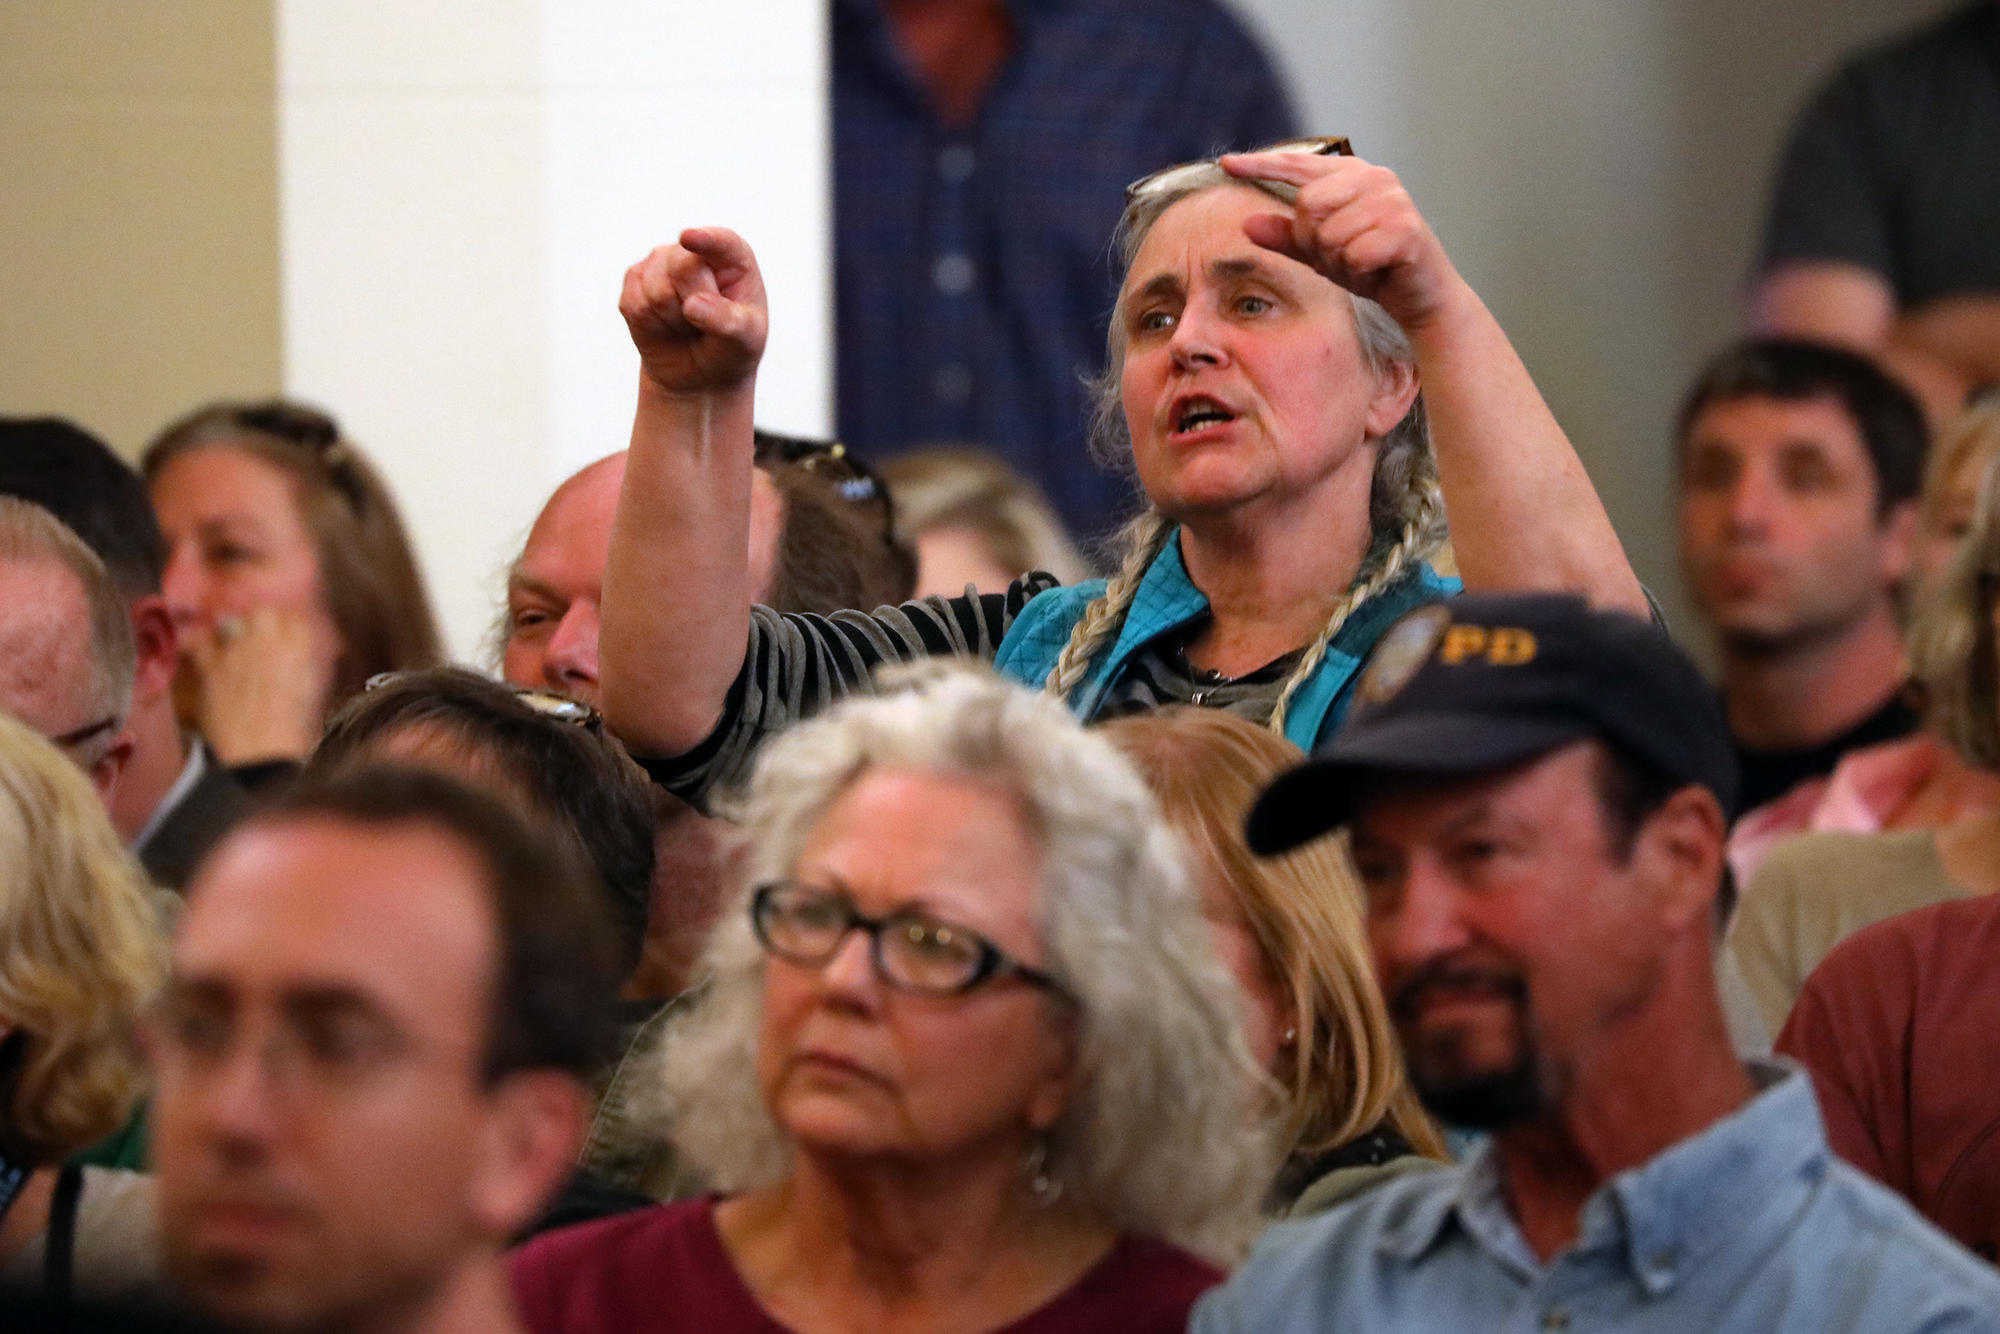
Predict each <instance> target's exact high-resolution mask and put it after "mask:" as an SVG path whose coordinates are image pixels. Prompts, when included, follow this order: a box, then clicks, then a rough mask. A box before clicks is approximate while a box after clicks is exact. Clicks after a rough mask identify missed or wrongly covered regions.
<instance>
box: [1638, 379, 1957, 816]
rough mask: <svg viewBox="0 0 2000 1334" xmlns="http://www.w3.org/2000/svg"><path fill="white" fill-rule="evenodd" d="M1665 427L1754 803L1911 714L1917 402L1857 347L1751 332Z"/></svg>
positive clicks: (1920, 440) (1692, 571) (1686, 558)
mask: <svg viewBox="0 0 2000 1334" xmlns="http://www.w3.org/2000/svg"><path fill="white" fill-rule="evenodd" d="M1677 440H1678V454H1679V462H1680V546H1681V565H1682V569H1683V571H1684V573H1685V575H1686V577H1687V582H1688V588H1689V591H1690V592H1691V593H1692V594H1693V596H1694V600H1695V602H1696V604H1697V605H1698V606H1699V607H1700V609H1701V612H1702V615H1703V617H1704V618H1705V619H1706V620H1707V621H1708V624H1709V627H1710V629H1711V630H1713V632H1714V634H1715V638H1716V643H1717V647H1718V648H1719V650H1720V652H1721V659H1722V681H1721V686H1722V696H1723V706H1724V708H1725V710H1726V712H1727V717H1728V722H1729V732H1730V735H1731V737H1732V738H1733V739H1734V741H1735V744H1736V750H1737V759H1738V762H1739V764H1740V766H1741V769H1742V774H1743V793H1742V796H1743V804H1742V809H1743V810H1745V811H1750V810H1754V809H1755V808H1757V807H1759V806H1762V805H1764V804H1765V803H1766V802H1769V801H1771V800H1774V799H1775V798H1777V797H1780V796H1783V795H1784V794H1785V793H1786V792H1788V791H1790V790H1791V789H1792V788H1793V787H1795V786H1796V785H1798V784H1800V783H1802V782H1805V781H1807V780H1809V779H1814V778H1819V777H1823V776H1824V775H1825V774H1827V773H1828V772H1830V771H1831V770H1832V768H1833V766H1834V764H1835V763H1836V762H1838V760H1839V759H1840V757H1841V756H1842V755H1843V754H1845V753H1846V752H1847V751H1849V750H1851V749H1855V748H1857V747H1860V746H1865V745H1871V744H1873V743H1875V742H1878V741H1886V740H1890V739H1892V738H1894V737H1898V736H1901V735H1903V734H1904V733H1906V732H1908V731H1910V729H1911V728H1912V727H1914V726H1915V723H1916V715H1915V712H1914V711H1913V710H1912V709H1911V707H1910V705H1909V704H1908V703H1907V702H1906V701H1905V700H1904V698H1903V695H1902V692H1903V687H1904V680H1905V667H1904V661H1903V646H1902V638H1901V634H1900V630H1899V626H1898V614H1897V599H1898V594H1899V591H1900V588H1901V585H1902V582H1903V579H1904V576H1905V575H1906V574H1907V573H1908V569H1909V561H1910V540H1911V535H1912V532H1913V530H1914V526H1915V520H1916V505H1915V497H1916V493H1917V485H1918V481H1919V478H1920V476H1921V474H1922V471H1923V459H1924V448H1925V441H1926V437H1925V428H1924V421H1923V414H1922V412H1921V410H1920V409H1919V408H1918V407H1917V404H1916V402H1915V400H1913V399H1912V398H1911V397H1910V396H1909V394H1908V393H1906V392H1905V391H1904V390H1903V389H1902V388H1901V386H1899V385H1897V384H1896V383H1895V381H1893V380H1891V379H1890V378H1889V377H1888V376H1887V375H1885V374H1883V372H1882V371H1880V370H1879V369H1877V368H1876V367H1875V366H1874V365H1873V364H1872V363H1871V362H1869V361H1868V360H1867V359H1866V358H1864V357H1861V356H1858V355H1856V354H1855V353H1852V352H1845V351H1842V350H1840V349H1838V348H1833V347H1824V346H1821V345H1818V344H1814V343H1803V342H1795V341H1787V340H1782V339H1752V340H1749V341H1746V342H1743V343H1739V344H1737V345H1736V346H1734V347H1732V348H1730V349H1728V350H1727V351H1725V352H1723V353H1722V354H1721V355H1720V356H1718V357H1717V358H1716V359H1715V360H1714V361H1712V362H1710V363H1709V365H1708V366H1707V368H1706V369H1705V370H1703V372H1702V374H1701V375H1700V376H1699V377H1698V378H1697V380H1696V382H1695V385H1694V388H1693V389H1692V390H1691V391H1690V393H1689V394H1688V397H1687V401H1686V402H1685V404H1684V405H1683V406H1682V408H1681V414H1680V421H1679V425H1678V430H1677Z"/></svg>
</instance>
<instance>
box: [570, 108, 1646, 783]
mask: <svg viewBox="0 0 2000 1334" xmlns="http://www.w3.org/2000/svg"><path fill="white" fill-rule="evenodd" d="M1118 244H1119V247H1120V250H1121V253H1122V254H1123V256H1124V259H1125V262H1126V274H1125V278H1124V282H1123V285H1122V288H1121V291H1120V294H1119V297H1118V302H1117V307H1116V309H1115V311H1114V312H1113V317H1112V321H1111V338H1110V353H1111V367H1110V371H1109V373H1108V375H1107V378H1106V380H1105V384H1104V387H1103V394H1102V404H1101V408H1102V410H1101V411H1100V413H1099V420H1100V426H1101V428H1102V429H1101V430H1100V432H1099V434H1100V436H1101V440H1102V447H1103V449H1104V451H1105V452H1106V453H1107V454H1109V455H1113V456H1115V457H1117V458H1118V459H1119V460H1120V461H1121V462H1123V463H1125V464H1128V465H1129V466H1130V467H1131V469H1132V470H1133V471H1134V472H1135V473H1136V475H1137V478H1138V481H1139V485H1140V487H1141V488H1142V489H1143V491H1144V493H1145V497H1146V500H1147V502H1148V506H1147V509H1146V511H1145V513H1144V514H1143V515H1142V516H1141V517H1140V518H1139V519H1138V520H1136V521H1135V522H1134V523H1133V525H1132V526H1131V528H1130V529H1129V531H1128V532H1127V533H1126V535H1125V541H1124V546H1125V553H1126V554H1125V556H1124V559H1123V563H1122V564H1121V565H1120V567H1119V569H1118V571H1117V573H1116V574H1115V575H1113V576H1112V578H1111V579H1110V580H1108V581H1102V582H1100V581H1090V582H1087V583H1083V584H1077V585H1071V586H1067V587H1056V586H1055V581H1054V580H1052V579H1050V578H1046V577H1039V578H1038V577H1030V578H1027V579H1023V580H1019V581H1016V582H1015V583H1014V585H1013V586H1012V587H1010V588H1009V589H1008V590H1007V591H1006V592H1005V593H1001V592H998V591H995V592H991V593H986V594H984V595H983V596H981V597H979V598H956V599H932V600H929V601H926V602H916V603H910V604H906V605H905V606H903V607H901V608H885V609H882V610H879V611H877V612H876V613H875V614H874V615H872V616H849V615H840V616H835V617H832V618H829V619H827V620H825V621H815V620H812V619H810V618H786V617H778V616H774V615H772V614H770V613H769V612H767V611H764V610H762V609H754V610H753V608H752V606H751V601H750V596H749V591H748V590H749V583H748V571H747V568H746V562H745V560H744V558H743V550H744V548H745V543H746V540H747V539H746V536H745V534H746V531H747V524H748V508H749V495H750V468H751V461H752V443H753V441H752V415H753V412H754V406H755V391H756V370H757V365H758V362H759V360H760V358H761V357H762V355H763V350H764V342H765V335H766V329H767V317H766V305H765V299H764V291H763V284H762V280H761V278H760V277H759V275H758V270H757V265H756V260H755V258H754V257H753V256H752V254H751V253H750V249H749V247H748V246H747V245H745V244H744V242H743V241H742V239H741V238H740V237H738V236H736V235H735V234H734V233H731V232H727V231H724V230H722V229H719V228H698V229H693V230H690V231H687V232H684V233H682V234H681V238H680V242H679V243H678V244H675V245H671V246H664V247H661V248H660V249H658V250H656V251H654V252H653V254H652V255H650V256H649V257H648V258H647V259H645V260H644V261H642V262H641V263H639V264H637V265H634V266H633V268H632V269H631V270H630V271H629V272H628V273H627V274H626V280H625V290H624V294H623V296H622V298H621V301H620V309H621V310H622V311H623V313H624V315H625V318H626V322H627V325H628V327H629V328H630V330H631V334H632V338H633V341H634V343H635V344H636V346H637V347H638V349H639V353H640V360H641V366H642V371H641V376H640V387H639V403H638V410H637V415H636V417H635V420H634V423H633V432H632V450H631V454H630V461H629V465H628V467H627V471H626V476H625V485H624V492H623V495H622V497H621V499H620V502H619V507H618V518H617V521H616V523H615V524H614V527H613V535H612V543H611V554H610V560H609V564H608V567H607V570H606V577H605V594H604V622H603V625H604V629H603V639H602V669H603V680H604V701H605V713H606V716H607V718H608V719H609V721H610V722H611V724H612V726H613V728H614V729H615V730H616V731H617V732H618V734H619V735H620V736H621V737H623V738H624V739H625V741H626V742H627V744H629V745H630V746H631V747H632V748H633V749H634V751H635V752H638V753H641V754H646V755H651V756H664V757H671V758H668V759H666V760H663V761H660V762H658V763H656V764H655V765H654V766H653V768H654V774H655V776H656V777H657V778H659V779H661V781H663V782H666V783H667V784H668V785H669V786H671V787H673V788H674V789H675V790H676V791H677V792H679V793H681V794H682V795H684V796H688V797H690V798H691V799H694V800H697V801H699V800H701V799H702V797H703V794H704V793H705V792H706V791H707V790H708V789H709V788H711V787H713V786H715V785H717V784H719V783H727V782H732V781H734V780H735V779H737V778H738V777H740V775H741V774H742V773H743V772H745V771H746V770H747V768H748V765H749V761H750V756H751V754H752V753H753V752H754V750H755V747H756V745H757V743H758V741H759V739H760V738H761V737H762V736H764V735H766V734H768V733H769V732H771V731H774V730H777V729H779V728H782V727H784V726H787V725H789V723H791V722H792V721H793V720H794V719H796V718H797V717H800V716H802V715H804V714H806V713H810V712H812V711H813V710H815V709H817V708H820V707H822V706H823V705H825V704H826V703H828V702H830V701H831V700H833V699H836V698H838V697H840V696H842V695H845V694H847V693H850V692H853V691H857V690H865V689H866V688H867V687H866V680H867V674H868V672H869V671H870V670H871V669H872V668H873V667H874V666H875V665H876V664H877V663H879V662H882V661H884V660H906V659H910V658H915V657H920V656H923V655H927V654H935V653H964V654H973V655H978V656H982V657H987V658H993V659H994V660H995V665H996V666H997V667H998V668H999V670H1000V671H1001V673H1002V674H1003V675H1006V676H1010V677H1013V678H1014V679H1016V680H1020V681H1023V682H1026V683H1027V684H1029V685H1032V686H1037V687H1040V688H1042V689H1045V690H1047V691H1048V692H1049V693H1050V694H1052V695H1055V696H1057V697H1058V698H1060V699H1062V700H1063V701H1064V702H1065V703H1067V704H1068V705H1069V707H1070V708H1071V710H1072V711H1073V712H1075V713H1076V714H1077V715H1078V716H1080V717H1083V718H1086V719H1090V718H1098V717H1107V716H1114V715H1117V714H1120V713H1125V712H1132V711H1136V710H1140V709H1145V708H1150V707H1153V706H1156V705H1159V704H1162V703H1175V702H1179V703H1193V704H1200V705H1205V706H1212V707H1220V708H1227V709H1229V710H1230V711H1232V712H1236V713H1241V714H1243V715H1244V716H1246V717H1249V718H1251V719H1253V720H1254V721H1256V722H1260V723H1264V724H1267V725H1269V726H1270V727H1271V728H1272V730H1273V731H1277V732H1281V733H1283V734H1284V735H1285V736H1287V737H1289V738H1290V739H1291V740H1292V741H1293V742H1294V744H1297V745H1299V746H1300V747H1301V748H1307V747H1310V746H1311V745H1312V744H1313V743H1314V742H1315V741H1317V740H1318V739H1319V738H1320V737H1321V736H1323V735H1325V734H1326V733H1327V732H1329V731H1330V730H1331V729H1332V727H1333V726H1334V725H1335V724H1336V723H1337V722H1338V720H1339V718H1340V716H1341V715H1342V713H1343V712H1344V711H1345V709H1346V706H1347V702H1348V699H1349V697H1350V694H1351V691H1352V687H1353V684H1354V681H1355V679H1356V675H1357V673H1358V671H1359V668H1360V666H1361V664H1362V663H1363V662H1364V661H1365V660H1366V659H1367V657H1368V655H1369V653H1370V651H1371V650H1372V649H1373V646H1374V643H1375V639H1376V637H1377V635H1379V634H1380V633H1381V631H1382V630H1383V629H1384V628H1386V626H1387V625H1388V624H1389V623H1390V622H1391V621H1393V620H1394V619H1395V618H1396V616H1397V615H1398V614H1400V613H1401V612H1403V611H1406V610H1408V609H1410V608H1411V607H1413V606H1416V605H1418V604H1421V603H1423V602H1426V601H1433V600H1436V599H1438V598H1441V597H1444V596H1446V595H1448V594H1449V593H1450V592H1452V591H1453V590H1454V589H1455V588H1456V586H1457V585H1456V583H1455V582H1453V581H1448V580H1445V579H1442V578H1441V577H1439V576H1438V575H1437V574H1436V572H1435V571H1434V570H1433V569H1432V568H1431V567H1430V566H1429V565H1428V564H1427V558H1428V556H1429V555H1430V554H1431V553H1432V552H1434V551H1435V550H1436V549H1437V546H1438V544H1439V542H1440V541H1441V540H1442V537H1443V533H1444V512H1445V507H1446V503H1447V501H1448V502H1449V505H1450V509H1451V518H1452V522H1453V525H1454V533H1455V539H1454V545H1455V549H1456V555H1457V559H1458V565H1459V569H1460V572H1461V574H1462V575H1463V577H1464V582H1465V584H1466V586H1468V587H1481V588H1489V589H1567V590H1571V591H1577V592H1582V593H1584V594H1586V595H1587V596H1589V597H1590V598H1591V599H1593V600H1594V601H1596V602H1598V603H1600V604H1602V605H1606V606H1615V607H1622V608H1625V609H1627V610H1631V611H1633V612H1636V613H1640V614H1644V612H1645V611H1646V608H1647V604H1646V600H1645V597H1644V595H1643V593H1642V591H1641V590H1640V588H1639V585H1638V582H1637V580H1636V579H1635V578H1634V577H1633V575H1632V572H1631V569H1630V568H1629V566H1628V565H1627V564H1626V562H1625V558H1624V554H1623V552H1622V551H1621V550H1620V548H1619V545H1618V539H1617V537H1616V535H1615V534H1614V533H1613V532H1612V530H1611V525H1610V521H1609V520H1608V519H1607V518H1606V516H1605V513H1604V509H1603V506H1602V505H1601V504H1600V503H1599V502H1598V498H1597V493H1596V492H1595V491H1594V490H1593V489H1592V487H1591V485H1590V481H1589V479H1588V477H1587V476H1585V474H1584V471H1583V467H1582V464H1581V463H1580V462H1579V461H1578V460H1577V458H1576V455H1575V453H1574V452H1573V451H1572V450H1571V448H1570V445H1569V442H1568V440H1567V439H1566V438H1565V437H1564V436H1563V433H1562V430H1561V428H1560V427H1559V426H1558V425H1557V424H1556V421H1555V419H1554V418H1553V417H1552V416H1551V415H1550V413H1549V410H1548V408H1547V406H1546V405H1545V404H1544V403H1543V402H1542V399H1541V396H1540V394H1539V393H1538V392H1537V391H1536V389H1535V386H1534V384H1533V382H1532V381H1531V380H1530V379H1529V377H1528V373H1527V371H1526V369H1525V368H1524V367H1523V366H1522V364H1521V362H1520V359H1519V358H1518V357H1517V356H1516V355H1515V353H1514V350H1513V348H1512V346H1511V345H1510V344H1509V343H1508V341H1507V338H1506V335H1505V334H1504V333H1503V332H1502V331H1501V329H1500V326H1499V325H1498V323H1496V322H1495V321H1494V319H1493V317H1492V315H1491V314H1490V313H1489V312H1488V311H1487V310H1486V308H1485V306H1484V305H1483V304H1481V302H1480V300H1479V298H1478V296H1477V295H1475V294H1474V293H1473V291H1472V289H1471V288H1470V287H1469V286H1468V285H1467V284H1466V283H1465V280H1464V279H1463V278H1461V277H1460V276H1459V274H1458V272H1457V271H1456V270H1455V269H1454V268H1453V267H1452V265H1451V262H1450V260H1449V259H1448V258H1447V257H1446V256H1445V254H1444V251H1443V248H1442V247H1441V246H1440V245H1439V244H1438V241H1437V238H1436V237H1435V236H1434V235H1432V233H1431V231H1430V228H1429V227H1428V226H1427V225H1426V224H1425V222H1424V220H1423V218H1422V217H1421V216H1420V215H1419V214H1418V213H1417V210H1416V207H1415V205H1414V204H1412V203H1411V201H1410V198H1409V196H1408V195H1407V194H1406V193H1404V191H1403V189H1402V186H1401V185H1400V184H1399V183H1398V182H1397V180H1396V178H1395V176H1394V175H1393V174H1392V173H1390V172H1389V171H1387V170H1385V169H1384V168H1381V167H1377V166H1373V165H1371V164H1369V163H1366V162H1363V161H1361V160H1359V159H1357V158H1354V157H1352V156H1348V155H1346V153H1345V142H1344V141H1332V140H1326V141H1312V142H1309V143H1302V144H1293V145H1283V146H1280V148H1279V149H1276V150H1272V151H1267V152H1262V153H1253V154H1244V155H1240V156H1232V157H1227V158H1223V159H1221V160H1220V161H1217V162H1201V163H1191V164H1187V165H1185V166H1182V167H1177V168H1172V169H1170V170H1168V171H1164V172H1161V173H1158V174H1157V175H1155V176H1153V177H1149V178H1148V179H1146V180H1145V181H1141V182H1139V183H1137V184H1136V185H1134V186H1133V187H1132V189H1131V191H1130V192H1129V198H1128V203H1127V207H1126V211H1125V217H1124V221H1123V223H1122V225H1121V228H1120V231H1119V241H1118ZM1420 385H1421V387H1422V391H1423V402H1422V403H1421V404H1419V402H1418V389H1419V386H1420ZM1426 423H1428V429H1427V426H1426ZM1433 445H1434V446H1435V457H1433V452H1432V448H1433Z"/></svg>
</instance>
